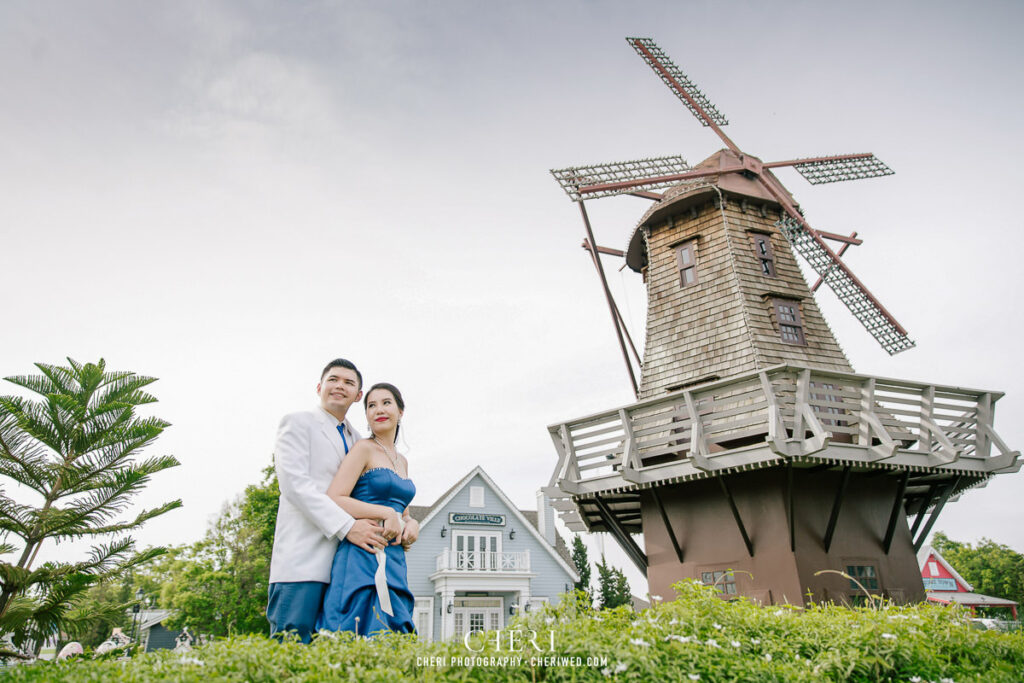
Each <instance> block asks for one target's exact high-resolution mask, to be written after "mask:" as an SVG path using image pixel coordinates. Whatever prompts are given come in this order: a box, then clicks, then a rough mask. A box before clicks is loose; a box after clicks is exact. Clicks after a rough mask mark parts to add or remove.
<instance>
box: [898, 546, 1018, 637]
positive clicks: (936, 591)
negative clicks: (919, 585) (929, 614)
mask: <svg viewBox="0 0 1024 683" xmlns="http://www.w3.org/2000/svg"><path fill="white" fill-rule="evenodd" d="M917 563H918V564H919V565H920V566H921V579H922V580H923V581H924V589H925V591H926V595H927V597H928V600H929V601H931V602H938V603H941V604H943V605H949V604H953V603H956V604H958V605H964V606H965V607H970V608H971V610H972V611H974V609H975V608H977V607H1009V608H1010V612H1011V614H1012V615H1013V620H1014V621H1016V620H1017V603H1016V602H1014V601H1013V600H1006V599H1004V598H994V597H992V596H990V595H981V594H980V593H975V592H974V587H973V586H971V584H969V583H967V581H966V580H965V579H964V577H962V576H960V574H959V573H958V572H957V570H955V569H953V566H952V565H950V564H949V563H948V562H946V560H945V558H943V557H942V555H941V553H939V551H938V550H936V549H935V548H933V547H931V546H930V545H926V546H924V547H923V548H921V550H920V552H918V553H917Z"/></svg>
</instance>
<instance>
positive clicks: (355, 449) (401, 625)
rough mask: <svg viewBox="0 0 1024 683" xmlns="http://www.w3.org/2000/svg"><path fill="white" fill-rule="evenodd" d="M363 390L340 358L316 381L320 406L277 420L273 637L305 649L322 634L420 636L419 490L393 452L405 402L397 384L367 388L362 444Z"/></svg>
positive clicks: (347, 363) (270, 603)
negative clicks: (412, 583)
mask: <svg viewBox="0 0 1024 683" xmlns="http://www.w3.org/2000/svg"><path fill="white" fill-rule="evenodd" d="M362 385H363V377H362V375H361V374H360V373H359V370H358V369H356V366H355V365H354V364H353V363H352V362H351V361H348V360H345V359H344V358H338V359H335V360H333V361H331V362H330V363H328V364H327V367H325V368H324V370H323V372H322V373H321V375H320V382H319V384H317V387H316V390H317V394H319V396H320V405H319V407H318V408H316V409H314V410H311V411H305V412H299V413H292V414H290V415H286V416H285V417H284V418H283V419H282V420H281V426H280V428H279V429H278V434H277V444H276V446H275V448H274V466H275V468H276V470H277V480H278V484H279V485H280V487H281V498H280V502H279V504H278V511H277V527H276V529H275V531H274V550H273V554H272V556H271V560H270V589H269V599H268V603H267V620H268V621H269V622H270V633H271V635H275V634H281V633H286V632H294V633H297V634H298V636H299V637H300V638H301V640H302V642H305V643H308V642H309V640H310V636H311V635H312V634H313V633H314V632H316V631H318V630H320V629H327V630H330V631H353V632H355V633H357V634H359V635H370V634H372V633H375V632H378V631H400V632H406V633H413V632H414V627H413V623H412V607H413V596H412V593H410V591H409V584H408V579H407V577H406V565H405V550H406V549H407V548H408V547H409V545H411V544H412V543H414V542H415V541H416V538H417V536H418V535H419V524H418V523H417V522H416V521H415V520H414V519H412V518H411V517H409V514H408V506H409V503H410V502H411V501H412V498H413V496H414V495H415V493H416V487H415V486H414V485H413V483H412V481H410V480H409V470H408V462H407V461H406V459H405V457H404V456H403V455H402V454H400V453H399V452H398V451H397V449H396V448H395V439H396V437H397V436H398V431H399V423H400V421H401V418H402V413H403V411H404V409H405V402H404V400H403V399H402V395H401V393H400V392H399V391H398V389H397V388H396V387H395V386H393V385H391V384H386V383H380V384H375V385H373V386H372V387H370V388H369V390H367V392H366V395H365V398H364V400H363V407H364V409H365V410H366V419H367V423H368V424H369V430H370V432H371V434H370V436H369V438H366V439H362V438H360V435H359V433H358V432H357V431H356V430H355V429H354V428H353V427H352V425H351V424H350V423H349V420H348V418H347V414H348V410H349V408H350V407H351V406H352V404H354V403H357V402H358V401H359V399H360V398H363V386H362Z"/></svg>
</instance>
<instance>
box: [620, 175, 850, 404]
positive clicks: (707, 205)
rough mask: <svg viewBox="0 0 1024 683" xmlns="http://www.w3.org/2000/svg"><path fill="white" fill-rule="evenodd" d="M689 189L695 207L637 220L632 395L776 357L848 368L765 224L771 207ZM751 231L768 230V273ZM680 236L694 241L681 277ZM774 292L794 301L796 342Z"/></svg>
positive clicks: (774, 213) (774, 215)
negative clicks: (640, 330)
mask: <svg viewBox="0 0 1024 683" xmlns="http://www.w3.org/2000/svg"><path fill="white" fill-rule="evenodd" d="M694 193H704V194H706V195H707V201H705V202H703V203H702V204H700V205H698V206H697V207H695V208H696V209H697V210H696V212H694V211H693V210H692V209H691V208H686V209H681V210H680V211H679V212H678V213H677V214H675V215H673V216H671V217H669V218H668V219H667V220H658V221H657V222H655V223H652V224H649V225H647V226H646V228H645V229H646V231H647V232H646V235H647V248H648V267H647V273H646V276H647V277H646V279H647V294H648V313H647V336H646V346H645V350H644V367H643V375H642V381H641V387H640V397H641V398H648V397H651V396H657V395H659V394H661V393H663V392H665V391H666V390H668V389H669V388H670V387H678V386H681V385H685V384H689V383H692V382H694V381H696V380H698V379H700V378H705V377H709V376H712V375H714V376H718V377H728V376H731V375H735V374H738V373H741V372H745V371H749V370H756V369H760V368H765V367H769V366H772V365H776V364H778V363H785V362H794V363H804V364H811V365H814V366H818V367H822V368H829V369H834V370H841V371H847V372H851V371H852V370H853V368H852V367H851V366H850V362H849V361H848V360H847V358H846V356H845V355H844V354H843V351H842V349H841V348H840V347H839V344H838V343H837V342H836V340H835V337H834V336H833V335H832V331H831V329H829V326H828V324H827V323H826V322H825V320H824V318H823V317H822V315H821V311H820V310H819V309H818V306H817V304H816V303H815V302H814V299H813V298H812V297H811V293H810V291H809V288H808V286H807V282H806V281H805V280H804V278H803V274H802V273H801V272H800V268H799V266H798V265H797V262H796V257H795V256H794V254H793V251H792V249H791V248H790V246H789V243H788V242H787V241H786V239H785V237H783V235H782V234H781V233H779V231H778V230H777V229H776V228H775V226H774V223H775V221H776V220H777V219H778V215H779V207H778V206H777V205H775V204H765V203H764V201H763V200H761V199H758V200H757V201H756V202H751V203H750V204H748V206H747V208H746V211H743V210H742V209H741V202H742V200H743V198H742V197H740V196H734V195H731V194H728V193H725V194H724V196H725V206H724V209H723V208H720V207H719V206H717V204H718V202H717V197H718V195H717V192H715V191H714V190H708V189H707V188H704V189H697V190H694ZM762 206H764V207H765V210H764V211H762V210H761V207H762ZM694 213H696V215H694ZM723 214H724V217H725V220H724V221H723ZM762 214H765V215H762ZM752 232H757V233H762V234H768V235H769V238H770V243H771V249H772V256H773V261H774V267H775V277H770V276H767V275H765V274H764V273H763V271H762V266H761V261H760V258H759V257H758V255H757V253H756V251H755V249H754V247H753V240H752V237H751V233H752ZM687 240H693V242H692V243H693V244H694V245H695V253H696V260H697V283H696V284H695V285H693V286H689V287H682V286H680V279H679V265H678V262H677V257H676V249H677V248H678V246H679V245H681V244H683V243H684V242H686V241H687ZM776 298H784V299H792V300H794V301H796V302H799V310H800V317H801V320H802V324H803V333H804V338H805V340H806V345H805V346H797V345H794V344H789V343H786V342H784V341H782V338H781V336H780V331H779V327H778V321H777V320H776V316H775V312H774V309H773V299H776Z"/></svg>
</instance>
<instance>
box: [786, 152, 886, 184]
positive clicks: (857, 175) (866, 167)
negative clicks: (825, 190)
mask: <svg viewBox="0 0 1024 683" xmlns="http://www.w3.org/2000/svg"><path fill="white" fill-rule="evenodd" d="M793 168H795V169H796V171H797V173H799V174H800V175H802V176H803V177H804V178H805V179H806V180H807V182H809V183H810V184H811V185H821V184H823V183H838V182H841V181H843V180H863V179H864V178H878V177H880V176H885V175H892V174H893V170H892V169H891V168H889V167H888V166H886V165H885V162H883V161H882V160H881V159H879V158H878V157H876V156H875V155H874V154H863V155H859V156H854V155H850V157H848V158H845V159H844V158H835V159H813V160H811V159H809V160H807V161H799V160H798V161H797V162H796V163H794V164H793Z"/></svg>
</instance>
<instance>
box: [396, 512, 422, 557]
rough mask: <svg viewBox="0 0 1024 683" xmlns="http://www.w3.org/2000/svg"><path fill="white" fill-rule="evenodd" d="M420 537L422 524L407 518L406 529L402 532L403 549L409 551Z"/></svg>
mask: <svg viewBox="0 0 1024 683" xmlns="http://www.w3.org/2000/svg"><path fill="white" fill-rule="evenodd" d="M419 537H420V523H419V522H417V521H416V520H415V519H413V518H412V517H407V518H406V520H405V529H403V530H402V537H401V538H402V547H404V548H405V549H406V550H408V549H409V546H411V545H412V544H413V543H415V542H416V539H417V538H419Z"/></svg>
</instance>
